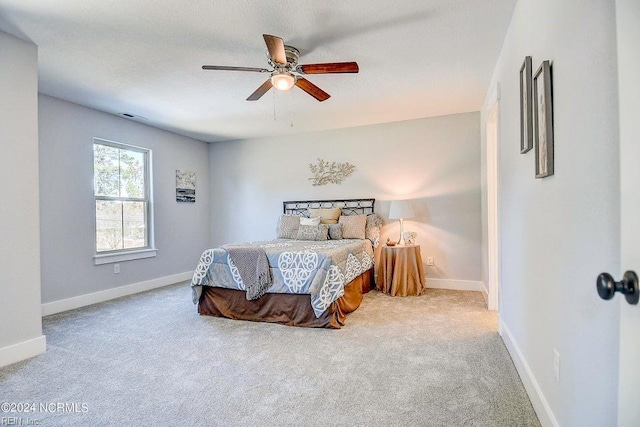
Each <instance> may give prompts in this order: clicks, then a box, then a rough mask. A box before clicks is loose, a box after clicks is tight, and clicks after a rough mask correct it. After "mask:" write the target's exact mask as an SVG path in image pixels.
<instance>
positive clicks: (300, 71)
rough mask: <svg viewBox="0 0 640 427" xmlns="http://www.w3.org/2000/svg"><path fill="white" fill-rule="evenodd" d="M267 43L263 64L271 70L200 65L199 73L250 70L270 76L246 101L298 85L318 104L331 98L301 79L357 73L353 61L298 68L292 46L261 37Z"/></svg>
mask: <svg viewBox="0 0 640 427" xmlns="http://www.w3.org/2000/svg"><path fill="white" fill-rule="evenodd" d="M262 37H264V41H265V43H266V44H267V61H268V62H269V65H270V66H271V67H273V69H272V70H269V69H266V68H256V67H228V66H224V65H203V66H202V69H203V70H223V71H253V72H257V73H270V74H271V76H270V77H269V79H267V81H266V82H264V83H262V85H261V86H260V87H259V88H258V89H256V91H255V92H253V93H252V94H251V95H249V97H248V98H247V101H257V100H258V99H260V98H261V97H262V95H264V94H265V93H267V92H268V91H269V89H271V87H275V88H276V89H280V90H289V89H291V87H293V85H296V86H298V87H299V88H300V89H302V90H303V91H305V92H307V93H308V94H309V95H311V96H313V97H314V98H315V99H317V100H318V101H321V102H322V101H326V100H327V99H329V97H330V96H331V95H329V94H328V93H327V92H325V91H323V90H322V89H320V88H319V87H318V86H316V85H314V84H313V83H311V82H310V81H309V80H307V79H305V78H304V77H302V76H303V75H305V74H333V73H357V72H358V71H359V68H358V64H357V63H356V62H329V63H324V64H307V65H298V57H299V56H300V52H299V51H298V49H296V48H295V47H293V46H288V45H286V44H284V42H283V41H282V39H281V38H280V37H276V36H271V35H269V34H263V35H262Z"/></svg>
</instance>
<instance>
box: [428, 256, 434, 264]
mask: <svg viewBox="0 0 640 427" xmlns="http://www.w3.org/2000/svg"><path fill="white" fill-rule="evenodd" d="M435 264H436V262H435V259H434V258H433V257H432V256H430V257H427V265H435Z"/></svg>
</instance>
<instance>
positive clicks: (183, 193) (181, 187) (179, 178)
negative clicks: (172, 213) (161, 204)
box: [176, 170, 196, 203]
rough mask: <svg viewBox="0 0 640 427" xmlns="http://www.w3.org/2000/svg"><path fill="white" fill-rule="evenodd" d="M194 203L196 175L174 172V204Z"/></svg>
mask: <svg viewBox="0 0 640 427" xmlns="http://www.w3.org/2000/svg"><path fill="white" fill-rule="evenodd" d="M195 201H196V173H195V172H191V171H182V170H177V171H176V202H188V203H195Z"/></svg>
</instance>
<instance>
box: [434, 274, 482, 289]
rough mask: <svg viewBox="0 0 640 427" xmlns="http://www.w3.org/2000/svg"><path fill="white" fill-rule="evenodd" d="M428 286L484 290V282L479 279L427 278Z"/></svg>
mask: <svg viewBox="0 0 640 427" xmlns="http://www.w3.org/2000/svg"><path fill="white" fill-rule="evenodd" d="M426 283H427V288H435V289H451V290H454V291H478V292H482V290H483V289H484V284H483V283H482V282H479V281H477V280H453V279H430V278H428V277H427V278H426Z"/></svg>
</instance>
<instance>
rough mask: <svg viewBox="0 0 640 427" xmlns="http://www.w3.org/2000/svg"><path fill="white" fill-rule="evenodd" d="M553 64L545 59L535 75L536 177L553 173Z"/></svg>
mask: <svg viewBox="0 0 640 427" xmlns="http://www.w3.org/2000/svg"><path fill="white" fill-rule="evenodd" d="M551 81H552V79H551V65H550V63H549V61H543V62H542V64H541V65H540V67H539V68H538V71H536V74H535V76H534V77H533V99H534V114H533V115H534V124H533V125H534V135H535V138H534V139H535V151H536V178H544V177H547V176H551V175H553V97H552V87H551Z"/></svg>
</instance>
